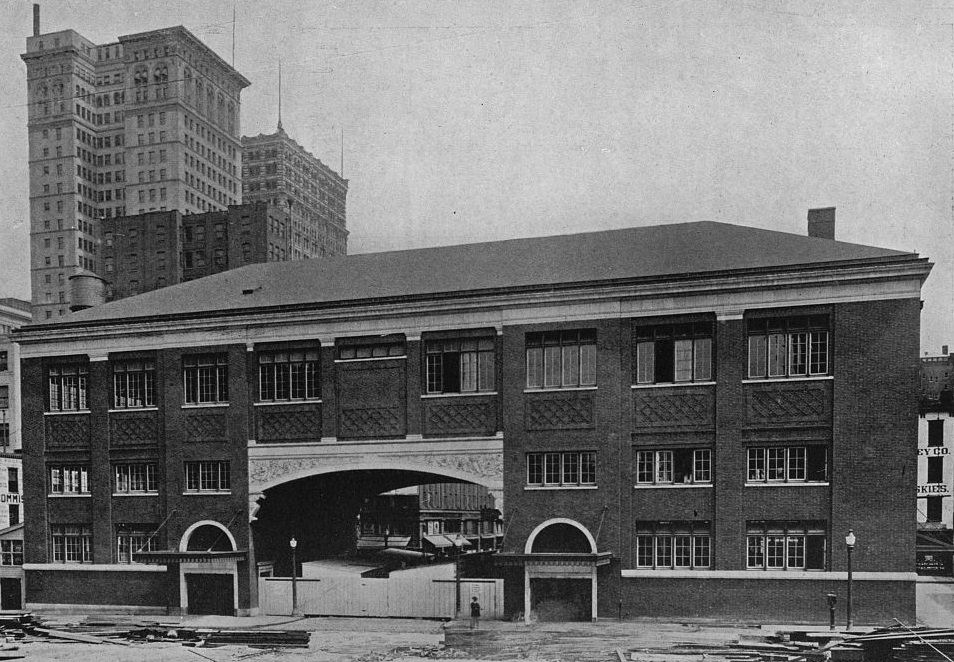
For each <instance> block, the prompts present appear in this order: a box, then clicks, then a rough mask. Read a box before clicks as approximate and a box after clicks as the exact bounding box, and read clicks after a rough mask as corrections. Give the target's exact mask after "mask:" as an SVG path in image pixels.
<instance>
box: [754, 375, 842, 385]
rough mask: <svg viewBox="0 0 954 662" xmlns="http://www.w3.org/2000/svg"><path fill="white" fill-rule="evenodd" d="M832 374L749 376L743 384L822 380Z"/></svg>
mask: <svg viewBox="0 0 954 662" xmlns="http://www.w3.org/2000/svg"><path fill="white" fill-rule="evenodd" d="M834 378H835V376H834V375H811V376H809V377H750V378H748V379H743V380H742V383H743V384H770V383H773V382H823V381H827V380H830V379H834Z"/></svg>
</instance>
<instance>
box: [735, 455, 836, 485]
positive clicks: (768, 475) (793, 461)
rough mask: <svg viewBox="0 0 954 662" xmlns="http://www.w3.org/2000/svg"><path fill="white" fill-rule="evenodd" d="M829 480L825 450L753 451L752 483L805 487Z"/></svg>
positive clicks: (748, 478) (750, 460)
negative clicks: (800, 485)
mask: <svg viewBox="0 0 954 662" xmlns="http://www.w3.org/2000/svg"><path fill="white" fill-rule="evenodd" d="M826 480H828V449H827V447H825V446H790V447H786V446H778V447H750V448H749V449H748V472H747V474H746V482H749V483H804V482H809V483H811V482H825V481H826Z"/></svg>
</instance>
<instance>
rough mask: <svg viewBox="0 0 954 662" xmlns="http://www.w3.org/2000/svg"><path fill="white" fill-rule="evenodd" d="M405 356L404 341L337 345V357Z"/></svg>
mask: <svg viewBox="0 0 954 662" xmlns="http://www.w3.org/2000/svg"><path fill="white" fill-rule="evenodd" d="M403 356H405V350H404V341H394V342H380V343H365V344H355V345H350V344H348V345H339V346H338V359H340V360H342V361H351V360H355V359H386V358H388V357H392V358H395V357H403Z"/></svg>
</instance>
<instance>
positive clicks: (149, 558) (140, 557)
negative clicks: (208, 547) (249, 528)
mask: <svg viewBox="0 0 954 662" xmlns="http://www.w3.org/2000/svg"><path fill="white" fill-rule="evenodd" d="M246 558H248V550H246V549H240V550H237V551H234V552H212V551H208V552H205V551H192V552H180V551H178V550H171V549H170V550H162V551H157V552H133V562H135V563H150V564H155V565H169V564H171V563H213V562H215V561H231V560H235V561H244V560H245V559H246Z"/></svg>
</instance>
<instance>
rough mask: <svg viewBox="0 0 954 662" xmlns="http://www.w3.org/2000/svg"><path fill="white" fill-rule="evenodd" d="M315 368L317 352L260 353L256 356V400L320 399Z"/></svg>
mask: <svg viewBox="0 0 954 662" xmlns="http://www.w3.org/2000/svg"><path fill="white" fill-rule="evenodd" d="M318 366H319V355H318V350H316V349H315V350H292V351H287V352H262V353H261V354H259V355H258V389H259V390H258V398H259V400H261V401H275V400H309V399H317V398H319V397H321V385H320V383H319V381H318Z"/></svg>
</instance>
